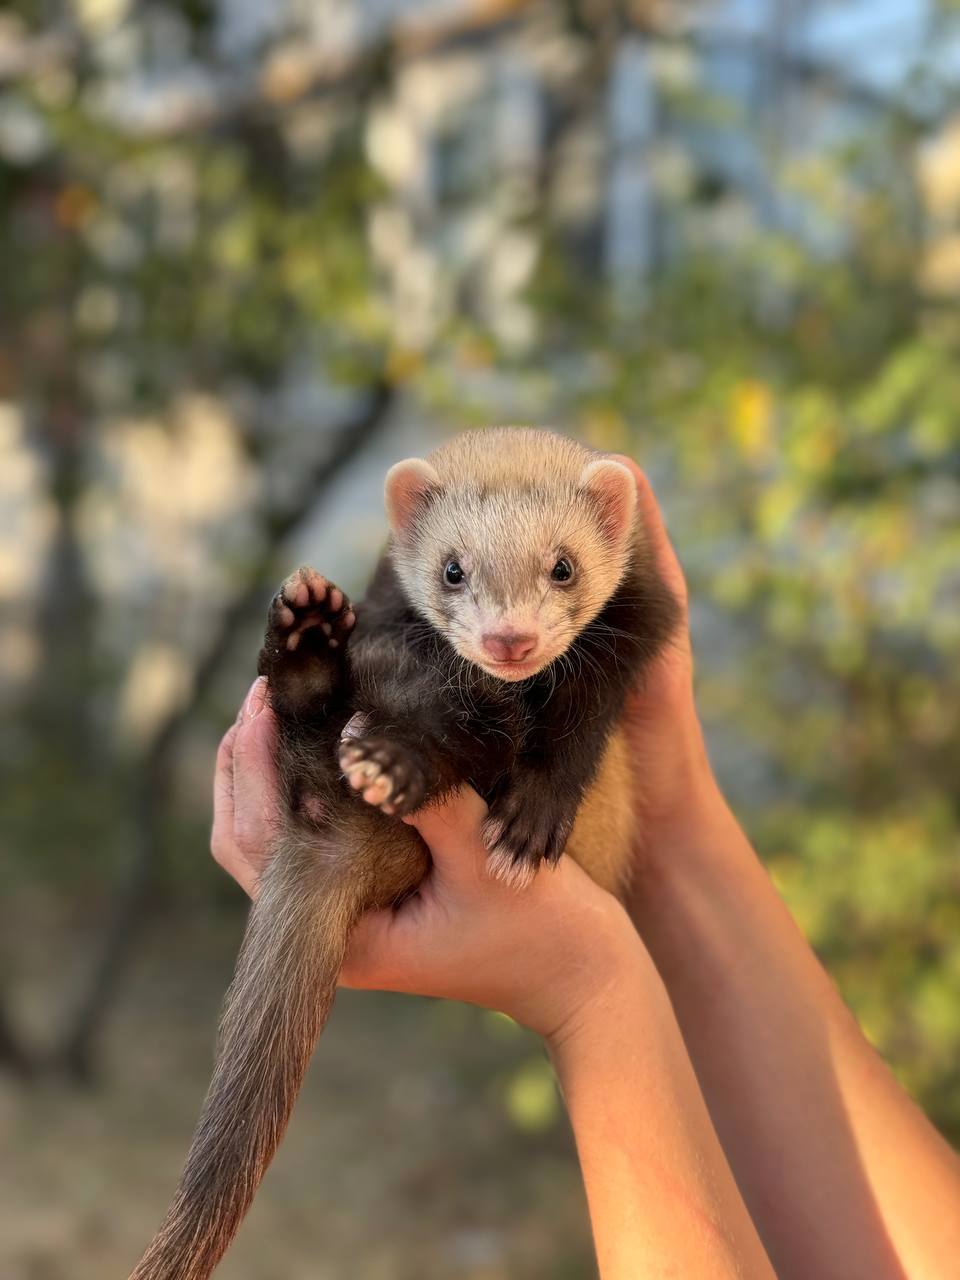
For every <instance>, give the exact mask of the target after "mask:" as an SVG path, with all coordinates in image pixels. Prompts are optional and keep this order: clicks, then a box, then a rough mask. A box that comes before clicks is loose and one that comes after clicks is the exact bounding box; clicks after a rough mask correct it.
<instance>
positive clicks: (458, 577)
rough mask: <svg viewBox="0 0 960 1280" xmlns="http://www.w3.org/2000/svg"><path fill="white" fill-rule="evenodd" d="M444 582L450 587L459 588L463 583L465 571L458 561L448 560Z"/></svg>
mask: <svg viewBox="0 0 960 1280" xmlns="http://www.w3.org/2000/svg"><path fill="white" fill-rule="evenodd" d="M443 580H444V582H445V583H446V584H447V586H448V587H459V586H460V584H461V583H462V582H463V570H462V569H461V568H460V566H459V564H457V562H456V560H448V561H447V566H446V568H445V569H444V571H443Z"/></svg>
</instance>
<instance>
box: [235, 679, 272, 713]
mask: <svg viewBox="0 0 960 1280" xmlns="http://www.w3.org/2000/svg"><path fill="white" fill-rule="evenodd" d="M266 700H267V677H266V676H257V678H256V680H254V682H253V684H252V685H251V686H250V691H249V693H248V694H247V696H246V699H245V700H244V703H243V710H242V712H241V714H242V716H243V718H244V720H252V719H253V718H254V716H258V715H259V714H260V712H261V711H262V710H263V704H264V702H266Z"/></svg>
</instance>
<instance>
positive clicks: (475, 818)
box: [403, 786, 487, 881]
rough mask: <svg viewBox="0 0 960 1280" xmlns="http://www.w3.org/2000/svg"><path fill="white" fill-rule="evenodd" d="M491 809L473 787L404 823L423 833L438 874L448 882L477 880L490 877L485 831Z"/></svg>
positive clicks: (412, 816) (430, 807)
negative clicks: (481, 877)
mask: <svg viewBox="0 0 960 1280" xmlns="http://www.w3.org/2000/svg"><path fill="white" fill-rule="evenodd" d="M486 816H487V806H486V805H485V804H484V802H483V800H481V798H480V797H479V796H478V795H477V793H476V791H474V789H473V788H472V787H469V786H465V787H462V788H461V789H460V790H459V791H455V792H453V794H452V795H450V796H447V797H446V798H445V799H444V800H443V801H442V802H441V803H439V804H430V805H426V806H425V807H424V808H422V809H418V810H417V811H416V812H415V813H411V814H409V815H408V816H407V817H406V818H404V819H403V821H404V822H406V823H408V824H409V825H410V826H412V827H415V828H416V830H417V831H418V832H419V833H420V835H421V837H422V838H423V840H424V842H425V843H426V845H427V848H428V849H429V850H430V854H431V857H432V858H433V865H434V872H435V874H437V875H438V876H440V877H441V878H443V879H446V880H463V879H464V878H466V879H468V880H471V881H473V880H475V879H476V878H477V876H478V875H484V876H485V875H486V868H487V850H486V846H485V845H484V843H483V837H482V835H481V830H482V826H483V821H484V819H485V818H486Z"/></svg>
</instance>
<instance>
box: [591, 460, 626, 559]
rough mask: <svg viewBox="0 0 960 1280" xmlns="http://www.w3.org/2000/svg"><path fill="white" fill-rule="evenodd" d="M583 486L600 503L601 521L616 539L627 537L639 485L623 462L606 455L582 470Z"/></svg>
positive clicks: (619, 540) (614, 539) (620, 540)
mask: <svg viewBox="0 0 960 1280" xmlns="http://www.w3.org/2000/svg"><path fill="white" fill-rule="evenodd" d="M579 487H580V489H581V490H583V491H585V492H586V493H588V494H589V495H590V497H591V498H592V499H593V500H594V502H595V503H596V505H597V509H598V511H599V515H600V525H601V527H602V529H603V531H604V533H605V534H606V535H607V537H608V538H609V539H610V541H611V542H613V543H620V542H622V541H623V540H624V538H626V536H627V534H628V533H629V532H630V527H631V525H632V524H633V516H634V512H635V511H636V509H637V485H636V482H635V480H634V478H633V476H632V475H631V474H630V472H629V471H628V470H627V468H626V467H625V466H624V465H623V463H622V462H614V461H613V460H612V459H611V458H602V459H600V460H598V461H597V462H589V463H588V464H587V465H586V466H585V467H584V469H583V471H582V472H581V473H580V481H579Z"/></svg>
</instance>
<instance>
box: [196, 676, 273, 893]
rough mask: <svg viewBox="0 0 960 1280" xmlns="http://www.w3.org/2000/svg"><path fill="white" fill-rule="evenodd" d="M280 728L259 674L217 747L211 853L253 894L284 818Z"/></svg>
mask: <svg viewBox="0 0 960 1280" xmlns="http://www.w3.org/2000/svg"><path fill="white" fill-rule="evenodd" d="M276 732H277V726H276V720H275V718H274V715H273V712H272V710H271V709H270V705H269V703H268V702H267V682H266V679H265V678H264V677H263V676H259V677H258V678H257V679H256V680H254V682H253V684H252V685H251V686H250V690H249V692H248V693H247V696H246V698H245V699H244V701H243V705H242V706H241V708H240V711H239V713H238V715H237V718H236V720H235V722H234V723H233V724H232V725H231V726H230V728H229V729H228V730H227V732H226V733H225V734H224V735H223V739H222V741H221V743H220V747H219V750H218V751H217V765H216V771H215V773H214V778H213V830H212V831H211V833H210V852H211V853H212V854H213V856H214V858H215V859H216V861H217V862H219V864H220V866H221V867H223V869H224V870H225V871H226V872H228V874H229V875H231V876H233V878H234V880H236V882H237V883H238V884H239V885H240V887H241V889H243V890H244V891H245V892H246V893H248V894H249V895H250V897H251V898H254V897H256V893H257V885H258V883H259V880H260V876H261V874H262V873H263V870H264V868H265V866H266V864H267V862H268V861H269V858H270V851H271V847H272V844H273V839H274V836H275V833H276V830H277V825H278V819H279V816H280V803H281V801H280V794H279V788H278V783H277V769H276V764H275V763H274V754H273V751H274V743H275V740H276Z"/></svg>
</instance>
